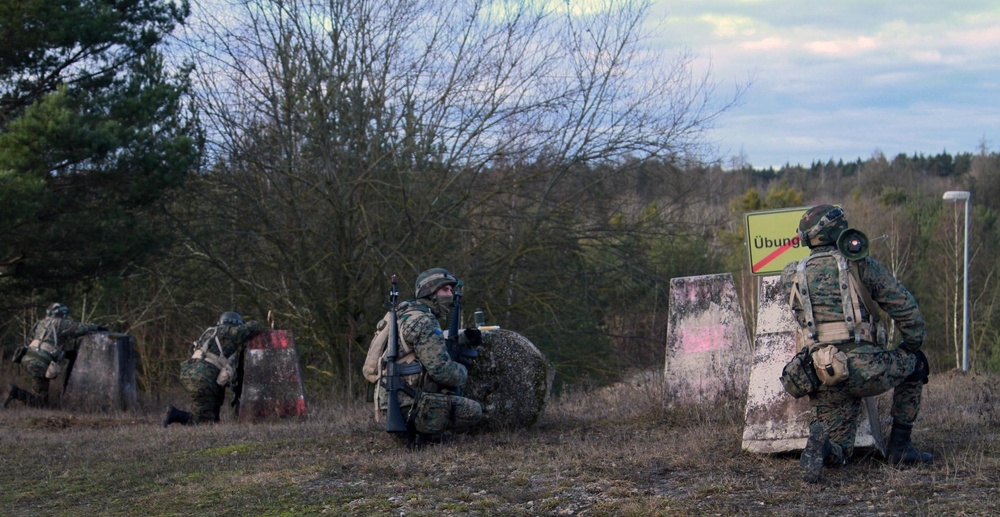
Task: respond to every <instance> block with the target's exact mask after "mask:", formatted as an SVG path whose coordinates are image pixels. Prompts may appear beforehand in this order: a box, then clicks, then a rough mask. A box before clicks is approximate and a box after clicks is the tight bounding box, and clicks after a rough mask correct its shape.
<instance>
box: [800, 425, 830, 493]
mask: <svg viewBox="0 0 1000 517" xmlns="http://www.w3.org/2000/svg"><path fill="white" fill-rule="evenodd" d="M832 453H833V445H831V444H830V428H829V427H827V426H826V425H825V424H823V423H822V422H813V423H812V425H810V426H809V439H808V440H806V448H805V449H804V450H803V451H802V457H801V458H799V465H800V466H801V467H802V480H803V481H805V482H806V483H816V482H818V481H819V476H820V474H822V473H823V461H824V460H826V458H827V457H828V456H830V455H831V454H832Z"/></svg>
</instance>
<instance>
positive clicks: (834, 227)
mask: <svg viewBox="0 0 1000 517" xmlns="http://www.w3.org/2000/svg"><path fill="white" fill-rule="evenodd" d="M798 233H799V238H800V239H801V241H802V242H803V243H805V244H806V245H807V246H808V247H809V256H808V257H807V258H805V259H803V260H801V261H799V262H792V263H790V264H788V265H787V266H785V268H784V270H783V271H782V274H781V282H782V285H783V286H784V288H785V289H787V290H788V292H789V294H790V300H791V307H792V312H793V315H794V317H795V319H796V321H797V322H798V323H799V325H800V326H801V327H802V328H803V329H804V330H806V331H808V334H809V337H810V338H811V343H810V350H813V351H815V353H813V354H812V358H813V361H814V362H815V363H816V364H817V367H816V368H815V371H816V373H817V377H818V379H819V381H821V382H822V384H821V385H820V386H818V387H817V388H816V389H815V391H814V392H812V393H810V394H809V395H810V406H811V411H810V419H809V420H810V423H809V438H808V440H807V442H806V447H805V450H804V451H803V452H802V457H801V458H800V463H801V467H802V477H803V480H805V481H806V482H809V483H816V482H818V481H819V478H820V474H821V473H822V470H823V465H824V464H826V465H830V466H835V465H843V464H844V463H846V462H847V461H848V459H850V457H851V453H852V452H853V449H854V438H855V433H856V430H857V421H858V416H859V414H860V411H861V404H862V400H863V399H864V397H870V396H875V395H878V394H880V393H884V392H886V391H889V390H892V392H893V393H892V434H891V436H890V439H889V444H888V448H887V449H888V450H887V451H886V456H887V459H888V461H889V462H890V463H892V464H894V465H921V464H928V463H931V461H932V460H933V456H932V455H931V454H930V453H929V452H925V451H921V450H919V449H917V448H915V447H914V446H913V445H912V444H911V442H910V433H911V431H912V429H913V423H914V421H915V420H916V419H917V414H918V413H919V411H920V402H921V394H922V390H923V385H924V384H925V383H926V382H927V376H928V372H929V368H928V365H927V357H926V356H925V355H924V353H923V352H922V351H921V350H920V347H921V345H922V344H923V341H924V336H925V325H924V319H923V317H922V316H921V314H920V309H919V308H918V307H917V302H916V300H915V299H914V298H913V295H912V294H910V292H909V291H907V290H906V288H905V287H903V284H901V283H900V282H899V281H898V280H896V278H895V277H894V276H893V275H892V274H891V273H890V272H889V271H888V270H887V269H886V268H885V266H883V265H882V264H881V263H879V262H878V261H876V260H875V259H873V258H871V257H869V256H868V248H867V246H868V245H867V237H864V234H862V233H861V232H859V231H857V230H854V229H851V228H849V227H848V223H847V217H846V216H845V215H844V211H843V210H842V209H841V208H840V207H837V206H832V205H819V206H815V207H812V208H810V209H809V210H808V211H806V213H805V214H803V215H802V218H801V220H800V221H799V228H798ZM879 309H881V310H883V311H885V312H886V314H888V316H889V317H890V318H891V319H892V320H893V321H894V322H895V324H896V328H897V329H898V330H899V333H900V334H901V335H902V338H903V339H902V343H900V345H899V346H898V347H896V348H893V349H889V348H887V346H886V339H885V332H884V328H880V327H882V324H881V322H880V321H879V317H878V311H879ZM817 354H819V355H817ZM821 369H822V372H821V371H820V370H821ZM820 373H823V375H820Z"/></svg>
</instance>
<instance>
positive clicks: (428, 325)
mask: <svg viewBox="0 0 1000 517" xmlns="http://www.w3.org/2000/svg"><path fill="white" fill-rule="evenodd" d="M457 283H458V281H457V280H456V279H455V277H454V276H452V275H451V273H449V272H448V271H447V270H445V269H441V268H433V269H429V270H427V271H424V272H423V273H421V274H420V276H418V277H417V280H416V283H415V285H414V291H415V293H416V298H415V299H413V300H409V301H406V302H403V303H401V304H400V305H399V307H398V308H397V316H398V318H399V319H398V321H399V332H400V337H402V339H403V341H404V343H400V348H401V349H403V350H402V351H401V352H400V358H399V360H397V363H398V364H405V365H406V370H405V372H404V373H405V376H404V377H403V379H404V381H405V383H406V385H407V387H408V389H406V390H401V391H399V393H398V399H399V406H400V410H401V413H402V414H403V416H404V418H405V420H406V425H407V432H406V433H403V434H402V438H404V439H405V440H406V444H407V446H408V447H411V448H412V447H420V446H421V445H422V444H424V443H429V442H440V441H442V440H443V439H446V438H447V437H448V432H449V431H462V430H468V429H470V428H473V427H475V426H476V425H478V424H479V423H480V422H482V421H483V418H484V417H483V406H482V405H481V404H480V403H479V402H476V401H475V400H472V399H470V398H466V397H463V396H460V395H459V393H460V388H461V386H462V385H463V384H465V381H466V379H467V378H468V369H467V368H466V366H465V365H464V364H461V363H459V362H458V361H455V360H454V359H452V357H451V356H450V355H449V354H448V348H447V344H446V342H445V336H444V333H443V332H442V330H441V325H440V323H439V321H438V318H441V317H443V316H445V315H447V314H448V313H449V312H450V311H451V309H452V302H453V295H452V290H453V288H454V287H455V285H457ZM458 339H459V340H460V341H461V344H463V345H466V346H468V347H471V348H474V347H476V346H479V345H480V344H481V343H482V334H481V333H480V331H479V330H478V329H465V330H463V331H461V332H459V335H458ZM378 389H379V410H380V411H381V412H382V414H383V415H385V412H386V399H387V396H386V391H385V385H384V383H380V385H379V388H378Z"/></svg>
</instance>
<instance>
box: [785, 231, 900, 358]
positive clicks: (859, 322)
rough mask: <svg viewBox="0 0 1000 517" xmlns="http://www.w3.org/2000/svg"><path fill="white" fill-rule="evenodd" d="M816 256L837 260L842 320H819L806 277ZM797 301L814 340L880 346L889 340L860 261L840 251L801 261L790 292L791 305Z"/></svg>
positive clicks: (809, 257)
mask: <svg viewBox="0 0 1000 517" xmlns="http://www.w3.org/2000/svg"><path fill="white" fill-rule="evenodd" d="M813 260H833V261H836V264H837V273H838V279H837V285H839V286H840V299H841V303H842V309H843V316H844V320H843V321H833V322H825V323H817V322H816V318H815V315H814V314H813V304H812V299H811V295H810V292H809V279H808V278H806V266H807V265H808V264H809V263H810V262H812V261H813ZM795 301H798V302H799V305H800V306H801V307H802V314H803V317H804V318H805V323H806V330H807V331H808V332H807V335H808V337H809V338H810V339H812V340H813V342H815V343H828V344H843V343H850V342H854V343H860V342H862V341H867V342H869V343H875V344H878V345H880V346H885V344H886V331H885V327H883V326H882V325H880V324H879V317H878V310H877V307H876V306H875V303H874V302H873V301H872V299H871V295H870V294H869V292H868V289H867V288H866V287H865V285H864V284H863V283H861V276H860V273H859V272H858V264H857V262H855V261H851V260H848V259H847V258H846V257H844V255H843V254H841V253H840V252H839V251H836V250H834V251H827V252H822V253H816V254H814V255H810V256H808V257H806V258H804V259H802V260H800V261H799V264H798V266H797V267H796V269H795V278H794V282H793V288H792V291H791V294H790V295H789V305H792V306H793V307H794V302H795ZM862 310H863V312H862Z"/></svg>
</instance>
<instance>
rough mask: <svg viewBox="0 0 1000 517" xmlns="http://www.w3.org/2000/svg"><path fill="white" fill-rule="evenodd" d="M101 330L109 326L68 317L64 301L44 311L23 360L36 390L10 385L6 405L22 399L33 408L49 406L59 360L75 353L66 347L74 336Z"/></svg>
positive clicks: (59, 368) (67, 309)
mask: <svg viewBox="0 0 1000 517" xmlns="http://www.w3.org/2000/svg"><path fill="white" fill-rule="evenodd" d="M99 330H107V329H105V328H104V327H101V326H99V325H92V324H89V323H78V322H76V321H73V320H72V319H70V318H69V308H67V307H66V306H65V305H63V304H61V303H53V304H52V305H50V306H49V308H48V309H46V311H45V318H43V319H42V320H40V321H38V323H35V326H34V327H33V328H32V340H31V343H30V344H29V345H28V346H27V349H26V350H25V353H24V357H23V358H22V359H21V364H22V365H23V366H24V367H25V368H26V369H27V370H28V374H30V375H31V378H32V381H33V385H34V386H33V387H34V393H32V392H30V391H28V390H25V389H22V388H20V387H18V386H17V385H15V384H11V385H10V392H9V393H8V394H7V399H6V400H5V401H4V404H3V405H4V407H7V406H9V405H10V402H11V401H12V400H20V401H21V402H24V403H25V404H27V405H28V406H31V407H47V406H48V405H49V382H50V381H51V380H52V379H55V378H56V377H58V376H59V374H60V373H61V371H62V367H61V365H60V363H61V362H62V361H63V360H64V359H66V358H67V357H68V356H70V355H72V354H75V353H76V350H75V349H67V345H68V344H70V341H71V340H72V339H74V338H78V337H80V336H83V335H86V334H89V333H91V332H96V331H99Z"/></svg>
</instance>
